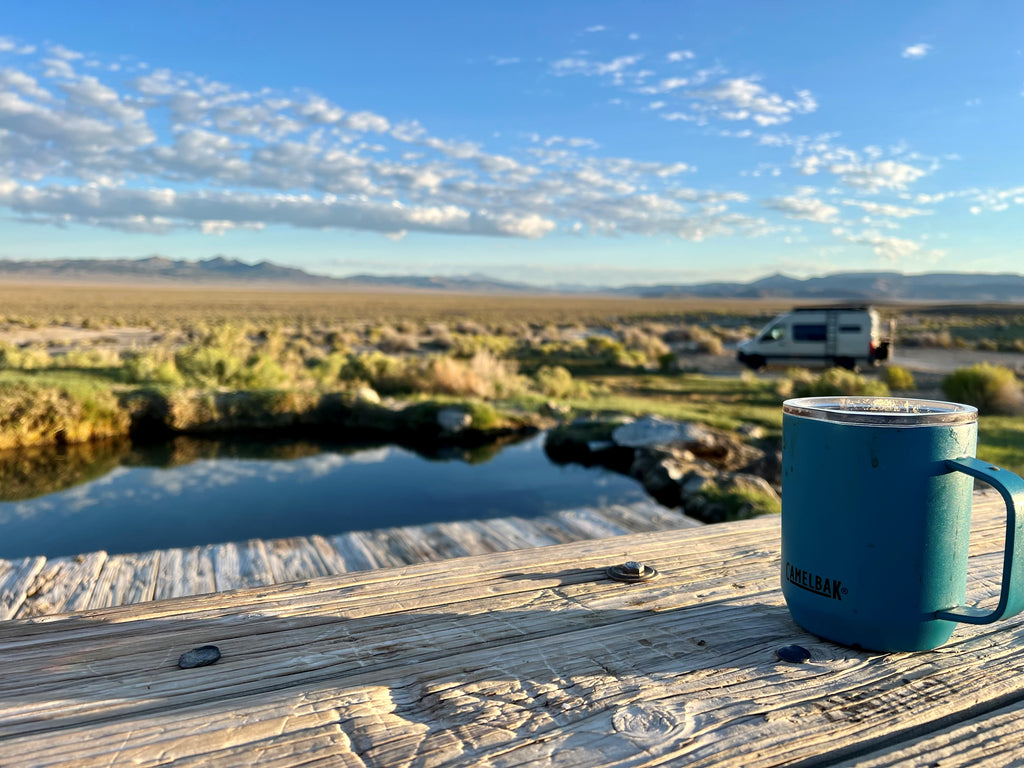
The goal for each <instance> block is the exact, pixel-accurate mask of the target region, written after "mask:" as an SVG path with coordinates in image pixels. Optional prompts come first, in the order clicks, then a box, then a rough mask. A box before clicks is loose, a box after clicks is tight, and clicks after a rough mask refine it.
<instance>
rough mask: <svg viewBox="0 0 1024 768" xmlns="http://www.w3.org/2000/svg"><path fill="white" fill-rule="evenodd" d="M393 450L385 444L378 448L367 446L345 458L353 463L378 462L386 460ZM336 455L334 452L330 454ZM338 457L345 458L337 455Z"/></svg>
mask: <svg viewBox="0 0 1024 768" xmlns="http://www.w3.org/2000/svg"><path fill="white" fill-rule="evenodd" d="M393 452H394V449H393V448H391V447H390V446H387V445H382V446H381V447H380V448H369V449H367V450H365V451H360V452H359V453H354V454H352V455H351V456H348V457H347V459H348V460H349V461H351V462H352V463H354V464H379V463H380V462H382V461H387V459H388V457H389V456H390V455H391V454H392V453H393ZM331 455H332V456H333V455H336V454H331ZM338 458H346V457H342V456H339V457H338Z"/></svg>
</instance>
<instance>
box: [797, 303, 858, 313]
mask: <svg viewBox="0 0 1024 768" xmlns="http://www.w3.org/2000/svg"><path fill="white" fill-rule="evenodd" d="M870 309H871V307H869V306H867V305H865V304H832V305H826V306H820V307H794V308H793V311H794V312H836V311H839V312H867V311H868V310H870Z"/></svg>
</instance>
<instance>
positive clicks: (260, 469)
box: [149, 447, 391, 498]
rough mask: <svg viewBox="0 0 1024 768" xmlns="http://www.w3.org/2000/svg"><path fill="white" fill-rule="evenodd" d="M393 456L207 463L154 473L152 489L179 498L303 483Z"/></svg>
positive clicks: (386, 451) (376, 453)
mask: <svg viewBox="0 0 1024 768" xmlns="http://www.w3.org/2000/svg"><path fill="white" fill-rule="evenodd" d="M390 455H391V449H390V448H387V447H383V448H374V449H370V450H366V451H360V452H359V453H355V454H352V455H350V456H345V455H343V454H340V453H319V454H317V455H315V456H306V457H303V458H301V459H292V460H290V461H259V460H246V459H230V460H229V459H206V460H202V461H195V462H193V463H191V464H188V465H186V466H183V467H175V468H174V469H162V470H152V471H151V474H150V477H149V487H150V489H151V490H153V491H156V493H154V494H152V497H153V498H158V497H159V495H160V494H167V495H179V494H181V492H182V491H184V490H185V489H186V488H187V489H188V490H189V491H198V492H202V491H204V490H210V489H213V488H225V487H228V486H231V485H235V484H237V483H245V482H249V481H252V480H254V479H261V480H264V481H266V482H270V483H273V482H276V481H277V480H279V479H282V478H288V480H289V481H293V482H294V481H302V480H304V479H316V478H321V477H326V476H327V475H329V474H331V473H332V472H334V471H335V470H337V469H339V468H340V467H342V466H344V465H346V464H349V463H354V464H376V463H379V462H382V461H386V460H387V459H388V457H389V456H390Z"/></svg>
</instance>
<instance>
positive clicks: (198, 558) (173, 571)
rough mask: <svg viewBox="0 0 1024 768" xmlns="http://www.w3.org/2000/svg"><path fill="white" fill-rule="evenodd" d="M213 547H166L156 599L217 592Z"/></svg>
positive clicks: (161, 563)
mask: <svg viewBox="0 0 1024 768" xmlns="http://www.w3.org/2000/svg"><path fill="white" fill-rule="evenodd" d="M216 591H217V585H216V580H215V577H214V563H213V556H212V550H211V549H210V548H208V547H190V548H187V549H165V550H162V551H161V553H160V562H159V568H158V571H157V580H156V585H155V589H154V592H153V599H154V600H166V599H168V598H171V597H186V596H189V595H204V594H207V593H209V592H216Z"/></svg>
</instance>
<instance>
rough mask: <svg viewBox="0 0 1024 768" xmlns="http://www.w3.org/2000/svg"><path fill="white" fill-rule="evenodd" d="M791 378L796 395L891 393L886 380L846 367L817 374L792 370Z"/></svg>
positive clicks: (824, 395) (869, 394)
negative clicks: (869, 377) (865, 375)
mask: <svg viewBox="0 0 1024 768" xmlns="http://www.w3.org/2000/svg"><path fill="white" fill-rule="evenodd" d="M789 379H790V380H791V381H792V382H793V389H792V394H793V396H794V397H826V396H828V395H848V396H854V395H863V396H868V397H884V396H885V395H888V394H889V387H888V386H887V385H886V383H885V382H884V381H878V380H876V379H868V378H865V377H864V376H862V375H861V374H859V373H855V372H853V371H848V370H846V369H845V368H829V369H828V370H826V371H825V372H824V373H822V374H820V375H817V376H816V375H814V374H812V373H811V372H810V371H806V370H796V371H790V373H789Z"/></svg>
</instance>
